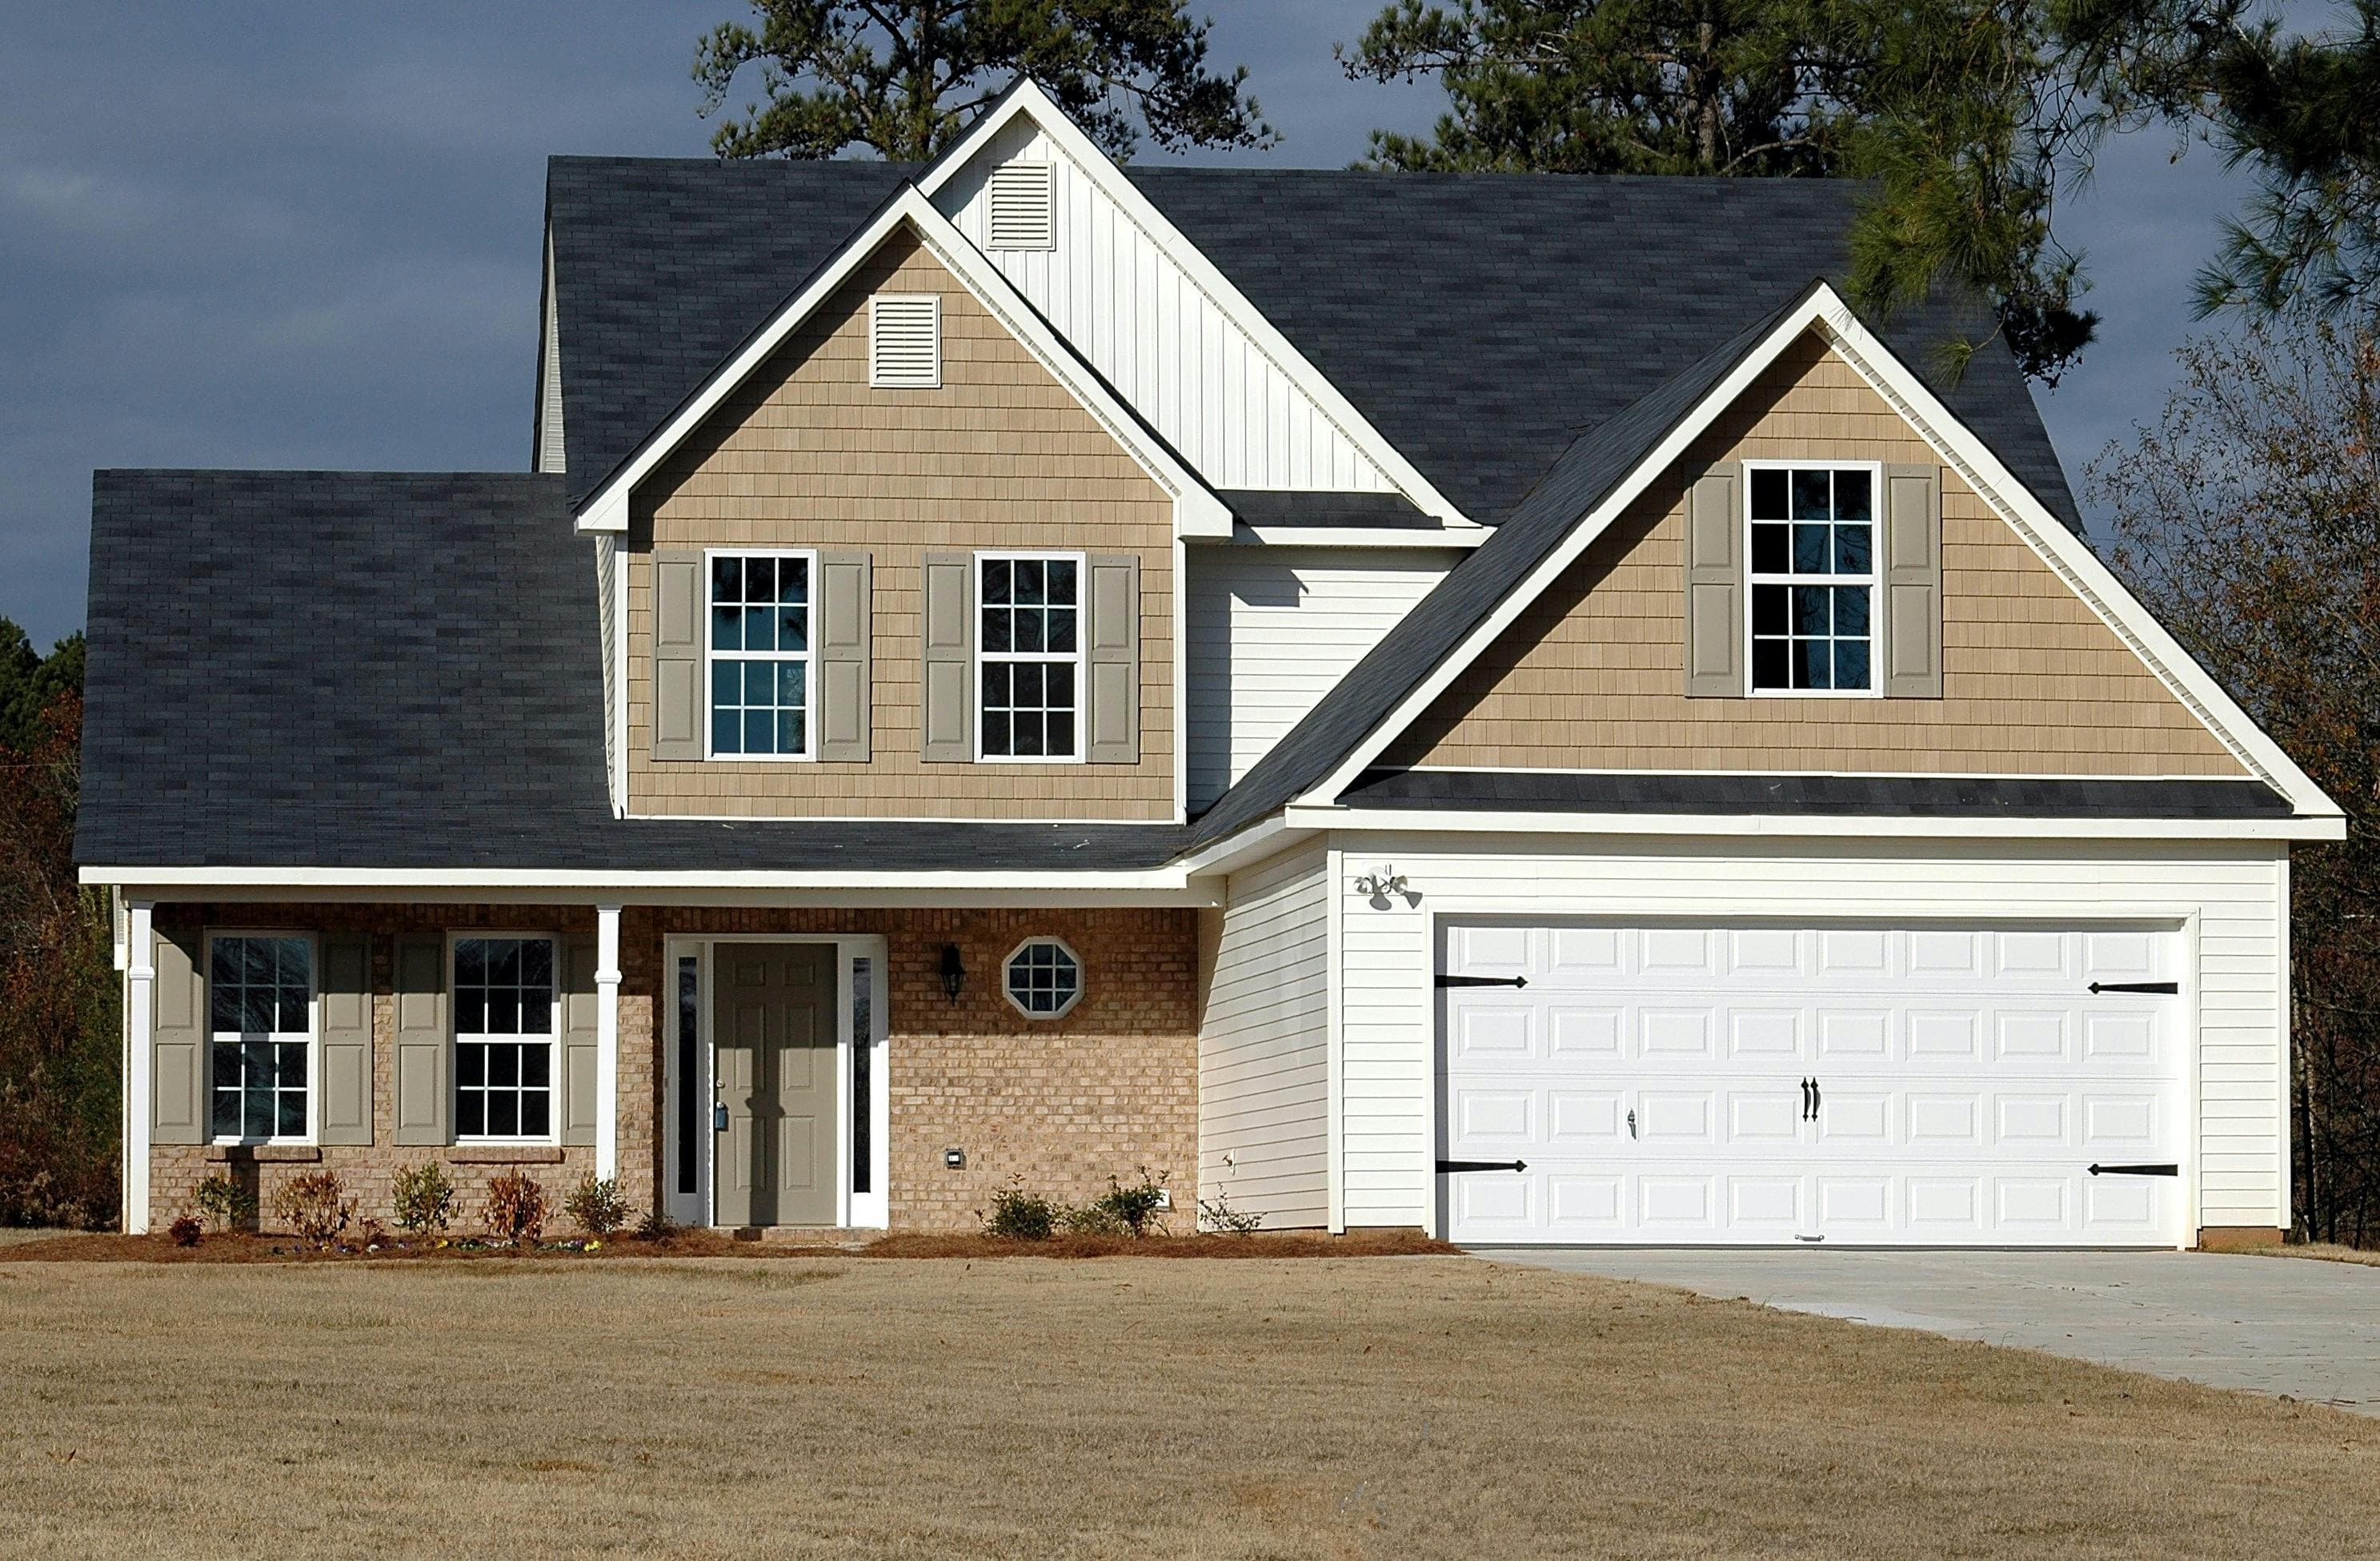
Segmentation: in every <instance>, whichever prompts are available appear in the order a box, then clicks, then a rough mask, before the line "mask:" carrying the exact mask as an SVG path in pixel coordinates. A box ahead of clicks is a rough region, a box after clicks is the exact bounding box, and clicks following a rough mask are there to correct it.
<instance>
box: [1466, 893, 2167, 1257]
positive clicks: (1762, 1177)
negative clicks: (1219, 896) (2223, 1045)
mask: <svg viewBox="0 0 2380 1561" xmlns="http://www.w3.org/2000/svg"><path fill="white" fill-rule="evenodd" d="M2177 945H2178V937H2177V934H2175V933H2171V932H2160V931H2152V930H2143V929H2086V928H2066V929H2057V928H2038V927H2015V926H2010V927H1989V926H1973V927H1865V926H1840V927H1801V928H1794V927H1768V926H1757V925H1743V926H1709V925H1669V926H1633V927H1624V926H1609V925H1595V924H1587V923H1581V924H1562V925H1536V926H1524V925H1517V924H1510V923H1501V922H1492V923H1491V922H1482V923H1477V924H1456V925H1452V926H1450V927H1448V928H1447V929H1446V931H1445V934H1444V947H1443V949H1442V950H1441V956H1440V957H1441V965H1440V969H1441V971H1442V972H1443V974H1442V975H1441V977H1440V986H1441V990H1440V992H1439V998H1440V1023H1439V1209H1440V1210H1441V1220H1442V1223H1443V1226H1444V1227H1445V1229H1446V1233H1447V1235H1448V1236H1449V1237H1450V1238H1451V1239H1454V1240H1457V1241H1469V1242H1477V1243H1482V1244H1492V1243H1503V1242H1647V1243H1702V1242H1737V1243H1762V1242H1767V1243H1779V1244H1782V1243H1790V1242H1795V1241H1828V1242H1836V1243H1840V1244H1846V1245H1876V1244H1910V1245H1974V1246H2028V1245H2030V1246H2169V1245H2176V1244H2179V1243H2180V1240H2181V1238H2182V1235H2183V1231H2182V1224H2183V1220H2184V1217H2185V1215H2184V1210H2183V1207H2182V1198H2181V1182H2180V1178H2179V1177H2178V1176H2176V1175H2173V1174H2169V1173H2170V1172H2171V1171H2173V1170H2177V1169H2179V1168H2180V1161H2181V1160H2182V1158H2183V1155H2182V1146H2183V1142H2184V1136H2185V1134H2184V1129H2185V1123H2184V1120H2183V1118H2184V1104H2183V1093H2182V1081H2183V1062H2182V1055H2183V1047H2184V1040H2185V1030H2184V1026H2183V1023H2182V1008H2181V999H2180V997H2179V996H2178V995H2175V994H2171V993H2168V992H2165V991H2161V990H2159V989H2160V988H2162V987H2166V986H2168V985H2172V984H2175V983H2176V982H2177V977H2178V974H2179V953H2178V947H2177ZM1516 978H1517V979H1518V980H1519V981H1520V982H1524V983H1525V984H1520V985H1514V984H1510V983H1512V982H1514V980H1515V979H1516ZM2094 984H2096V986H2097V987H2098V990H2097V991H2093V990H2092V989H2093V986H2094ZM1515 1161H1517V1162H1520V1163H1521V1164H1522V1165H1524V1166H1525V1169H1524V1170H1520V1171H1512V1170H1509V1169H1491V1168H1487V1167H1492V1166H1497V1165H1508V1164H1510V1163H1512V1162H1515ZM2094 1166H2096V1167H2097V1169H2096V1171H2094V1169H2093V1167H2094ZM1465 1167H1478V1168H1465ZM2160 1172H2166V1173H2168V1174H2159V1173H2160Z"/></svg>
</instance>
